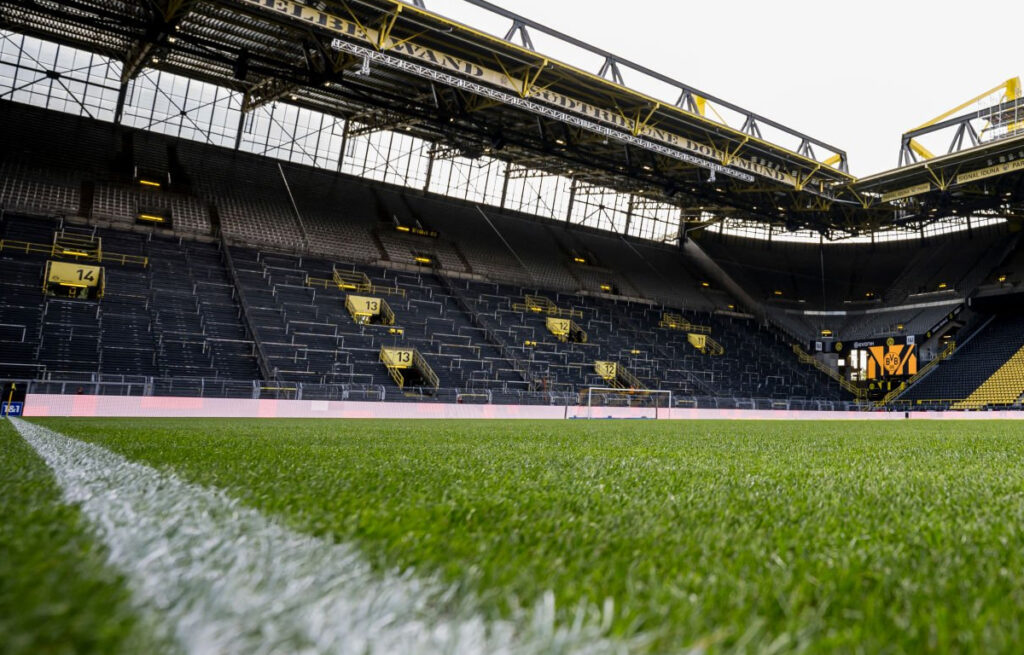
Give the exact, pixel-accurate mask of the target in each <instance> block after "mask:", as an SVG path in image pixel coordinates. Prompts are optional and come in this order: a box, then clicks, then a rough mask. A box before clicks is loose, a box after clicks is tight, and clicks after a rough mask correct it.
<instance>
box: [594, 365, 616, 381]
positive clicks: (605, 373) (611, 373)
mask: <svg viewBox="0 0 1024 655" xmlns="http://www.w3.org/2000/svg"><path fill="white" fill-rule="evenodd" d="M594 372H595V373H597V374H598V375H600V376H601V377H602V378H604V379H605V380H614V379H615V377H616V376H617V375H618V372H619V365H618V364H616V363H615V362H603V361H596V362H594Z"/></svg>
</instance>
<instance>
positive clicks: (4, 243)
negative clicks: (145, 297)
mask: <svg viewBox="0 0 1024 655" xmlns="http://www.w3.org/2000/svg"><path fill="white" fill-rule="evenodd" d="M4 250H8V251H13V252H23V253H25V254H27V255H29V254H36V255H49V256H50V257H62V258H70V259H74V260H75V261H79V260H84V261H94V262H110V263H114V264H121V265H122V266H127V265H128V264H135V265H138V266H143V267H145V266H149V258H148V257H143V256H141V255H124V254H121V253H116V252H102V251H100V250H95V251H85V250H75V249H74V248H73V247H64V246H58V245H57V244H55V243H53V244H50V243H32V242H31V241H17V240H14V239H0V251H4Z"/></svg>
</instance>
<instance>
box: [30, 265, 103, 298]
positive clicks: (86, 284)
mask: <svg viewBox="0 0 1024 655" xmlns="http://www.w3.org/2000/svg"><path fill="white" fill-rule="evenodd" d="M44 279H45V282H44V283H43V293H45V294H46V295H49V296H58V297H65V298H75V299H78V300H95V299H97V298H102V297H103V288H104V280H103V267H102V266H88V265H86V264H76V263H73V262H58V261H52V260H51V261H48V262H46V275H45V277H44Z"/></svg>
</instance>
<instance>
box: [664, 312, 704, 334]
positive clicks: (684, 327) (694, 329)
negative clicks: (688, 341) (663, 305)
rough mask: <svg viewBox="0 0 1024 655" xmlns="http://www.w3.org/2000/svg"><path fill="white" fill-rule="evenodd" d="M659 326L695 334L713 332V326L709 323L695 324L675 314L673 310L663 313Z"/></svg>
mask: <svg viewBox="0 0 1024 655" xmlns="http://www.w3.org/2000/svg"><path fill="white" fill-rule="evenodd" d="M658 327H663V328H668V329H670V330H679V331H680V332H691V333H693V334H711V328H710V327H708V326H707V325H694V324H693V323H691V322H689V321H688V320H686V319H685V318H683V317H682V315H680V314H673V313H672V312H665V313H664V314H662V315H661V320H660V321H658Z"/></svg>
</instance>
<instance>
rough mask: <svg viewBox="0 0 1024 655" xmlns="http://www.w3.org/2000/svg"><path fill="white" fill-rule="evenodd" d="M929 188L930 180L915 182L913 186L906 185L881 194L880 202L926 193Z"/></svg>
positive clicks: (930, 186) (930, 187)
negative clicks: (920, 182)
mask: <svg viewBox="0 0 1024 655" xmlns="http://www.w3.org/2000/svg"><path fill="white" fill-rule="evenodd" d="M931 189H932V185H931V183H930V182H925V183H924V184H915V185H914V186H908V187H906V188H903V189H896V190H895V191H890V192H889V193H884V194H882V202H892V201H893V200H902V199H904V198H912V197H913V196H919V195H921V194H922V193H928V192H929V191H931Z"/></svg>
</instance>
